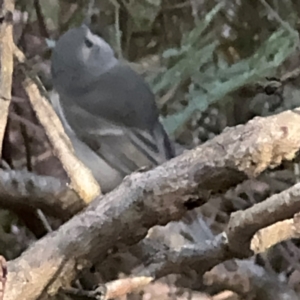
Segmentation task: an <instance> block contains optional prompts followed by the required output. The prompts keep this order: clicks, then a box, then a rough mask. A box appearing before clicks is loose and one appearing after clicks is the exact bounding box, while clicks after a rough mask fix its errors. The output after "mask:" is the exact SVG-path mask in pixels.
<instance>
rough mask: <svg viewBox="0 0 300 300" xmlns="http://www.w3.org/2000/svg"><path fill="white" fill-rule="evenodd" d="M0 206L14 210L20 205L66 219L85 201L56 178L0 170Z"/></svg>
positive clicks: (80, 207)
mask: <svg viewBox="0 0 300 300" xmlns="http://www.w3.org/2000/svg"><path fill="white" fill-rule="evenodd" d="M0 206H1V207H3V208H6V209H11V210H13V211H14V210H15V209H20V208H22V207H27V208H34V209H41V210H42V211H43V212H44V213H46V214H48V215H50V216H54V217H56V218H59V219H61V220H63V221H66V220H68V219H70V218H71V217H72V216H74V215H75V214H76V213H78V212H79V211H81V210H82V209H83V208H84V207H85V203H84V202H83V201H82V200H81V199H80V198H79V197H78V196H77V194H76V193H75V192H74V191H72V190H71V189H69V188H68V187H67V186H66V184H64V183H63V182H61V181H60V180H59V179H56V178H53V177H50V176H40V175H36V174H33V173H29V172H26V171H3V170H0Z"/></svg>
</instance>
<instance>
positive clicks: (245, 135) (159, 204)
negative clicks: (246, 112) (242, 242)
mask: <svg viewBox="0 0 300 300" xmlns="http://www.w3.org/2000/svg"><path fill="white" fill-rule="evenodd" d="M299 148H300V114H299V110H295V111H286V112H284V113H281V114H278V115H275V116H271V117H267V118H255V119H254V120H252V121H250V122H249V123H247V124H246V125H243V126H242V125H240V126H237V127H235V128H231V129H227V130H225V131H224V132H223V133H222V134H221V135H219V136H218V137H216V138H214V139H212V140H210V141H209V142H207V143H205V144H203V145H201V146H200V147H197V148H196V149H194V150H191V151H187V152H185V153H184V154H182V155H181V156H179V157H177V158H174V159H172V160H170V161H168V162H166V163H165V164H163V165H161V166H159V167H157V168H155V169H153V170H151V171H148V172H144V173H134V174H132V175H130V176H128V177H127V178H125V179H124V181H123V183H122V184H121V185H120V186H119V187H118V188H116V189H115V190H114V191H112V192H111V193H109V194H107V195H105V196H102V197H99V198H98V199H97V200H95V201H93V203H91V204H90V206H89V207H88V208H87V209H86V210H85V211H84V212H82V213H80V214H79V215H76V216H75V217H73V218H72V219H71V220H70V221H68V222H67V223H65V224H64V225H63V226H61V227H60V228H59V229H58V230H57V231H56V232H54V233H52V234H50V235H48V236H46V237H45V238H43V239H41V240H39V241H38V242H36V243H35V244H34V245H33V246H32V247H31V248H30V249H28V250H27V251H26V252H25V253H23V255H22V256H21V257H19V258H18V259H16V260H14V261H11V262H9V263H8V268H9V273H8V280H7V290H8V291H9V293H8V294H6V295H5V298H4V299H5V300H18V299H28V300H30V299H36V298H37V297H38V296H40V295H41V294H43V293H45V292H47V293H50V294H56V293H57V291H58V290H59V288H60V287H66V286H68V285H69V284H70V283H71V282H72V281H73V280H74V278H76V277H77V276H78V273H79V271H80V270H82V269H83V268H87V267H89V266H91V265H92V264H94V263H96V262H99V261H101V260H103V259H104V258H105V256H106V255H107V253H108V251H110V249H114V250H116V249H117V247H118V246H122V245H123V246H124V245H126V246H129V245H133V244H136V243H137V242H139V241H140V240H141V239H143V238H144V237H145V236H146V234H147V231H148V229H149V228H151V227H153V226H154V225H164V224H166V223H168V222H170V221H172V220H178V219H179V218H181V217H182V216H183V215H184V214H185V213H186V211H187V210H188V209H190V208H193V207H195V206H197V205H200V204H201V203H203V202H205V201H207V200H208V199H209V197H210V195H211V193H219V192H220V191H224V190H227V189H228V188H229V187H231V186H233V185H236V184H237V183H239V182H241V181H242V180H244V179H245V178H247V176H251V177H253V176H256V175H258V174H259V173H260V172H262V171H264V170H265V169H266V168H267V167H269V166H276V165H278V164H280V163H281V162H282V160H284V159H292V158H293V157H294V156H295V154H296V153H297V151H298V149H299ZM255 209H256V210H257V208H255ZM289 212H290V213H292V210H291V209H290V210H289ZM277 216H278V215H277ZM281 217H282V216H281ZM284 217H289V216H288V214H287V213H285V214H284ZM290 217H291V216H290ZM278 219H280V218H278ZM273 221H276V220H275V219H273ZM232 222H233V221H232ZM231 224H232V225H231V227H230V228H232V229H231V231H229V234H228V236H229V242H230V243H233V244H232V246H231V247H230V249H233V250H234V254H235V253H238V252H236V248H235V247H234V242H232V238H233V237H234V234H235V232H236V233H238V234H237V235H236V238H239V237H240V232H239V231H238V230H233V229H234V228H235V227H234V224H235V223H234V222H233V223H231ZM257 229H259V228H257ZM221 241H222V240H221ZM225 241H226V240H225ZM220 244H221V245H222V243H220ZM248 246H249V247H250V242H249V245H247V247H246V249H248ZM226 248H227V247H226ZM221 255H224V254H221ZM226 256H227V255H226ZM41 274H42V276H41Z"/></svg>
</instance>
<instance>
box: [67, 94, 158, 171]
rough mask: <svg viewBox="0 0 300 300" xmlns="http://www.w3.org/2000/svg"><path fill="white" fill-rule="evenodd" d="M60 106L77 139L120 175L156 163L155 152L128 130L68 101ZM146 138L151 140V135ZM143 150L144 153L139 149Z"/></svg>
mask: <svg viewBox="0 0 300 300" xmlns="http://www.w3.org/2000/svg"><path fill="white" fill-rule="evenodd" d="M61 103H62V107H63V111H64V116H65V119H66V120H67V122H68V124H69V125H70V127H71V128H72V130H73V132H74V133H75V134H76V136H77V137H78V139H80V140H81V141H82V142H84V143H85V144H87V145H88V146H89V147H90V148H91V149H92V150H93V151H94V152H96V153H97V154H98V155H99V156H100V157H102V158H103V159H104V160H105V161H107V163H108V164H109V165H111V166H112V167H113V168H115V169H116V170H118V171H119V172H120V173H121V174H122V176H125V175H128V174H130V173H132V172H133V171H135V170H137V169H139V168H141V167H144V166H149V165H155V164H157V157H156V156H157V153H156V152H155V151H153V149H150V147H149V146H147V145H146V144H145V142H146V141H142V140H141V139H140V138H137V137H136V136H137V135H136V134H135V133H133V132H131V130H129V129H128V128H126V127H122V126H119V125H116V124H113V123H111V122H109V121H107V120H106V119H103V118H102V117H96V116H94V115H92V114H90V113H89V112H87V111H85V110H83V109H82V108H80V107H79V106H78V105H76V103H74V102H72V101H71V99H69V100H67V99H66V98H65V97H63V101H62V102H61ZM67 103H68V104H67ZM65 105H66V106H65ZM66 108H67V109H66ZM132 136H134V138H132ZM145 136H146V138H148V139H151V137H150V135H148V136H147V134H145ZM143 147H144V148H145V150H142V148H143ZM144 153H147V154H148V155H146V154H144ZM152 153H153V154H152ZM155 153H156V156H155Z"/></svg>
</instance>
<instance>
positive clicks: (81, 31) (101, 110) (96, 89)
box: [51, 25, 174, 192]
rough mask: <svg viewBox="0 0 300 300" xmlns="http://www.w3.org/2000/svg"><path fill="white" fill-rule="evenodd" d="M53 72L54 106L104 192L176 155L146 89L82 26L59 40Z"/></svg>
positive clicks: (141, 79)
mask: <svg viewBox="0 0 300 300" xmlns="http://www.w3.org/2000/svg"><path fill="white" fill-rule="evenodd" d="M51 71H52V79H53V84H54V88H55V90H56V91H57V92H58V94H59V100H58V99H56V100H55V101H52V102H53V106H54V108H55V109H56V111H57V113H58V115H59V116H60V118H61V120H62V122H63V125H64V127H65V130H66V133H67V134H68V135H69V137H70V139H71V141H72V143H73V146H74V149H75V152H76V154H77V156H78V157H79V159H81V160H82V161H83V162H84V163H85V164H86V165H87V167H89V168H90V169H91V170H92V172H93V174H94V176H95V177H96V179H97V180H98V181H99V183H100V185H101V187H102V190H103V191H104V192H107V191H109V190H111V189H112V188H114V187H115V186H116V185H117V184H119V182H120V181H121V178H123V177H124V176H125V175H127V174H130V173H131V172H133V171H135V170H136V169H138V168H140V167H143V166H148V165H158V164H160V163H162V162H164V161H165V160H167V159H170V158H172V157H173V156H174V151H173V146H172V144H171V143H170V141H169V138H168V136H167V134H166V132H165V130H164V128H163V126H162V125H161V123H160V122H159V119H158V110H157V107H156V104H155V101H154V95H153V93H152V92H151V90H150V88H149V86H148V85H147V84H146V83H145V82H144V80H143V78H142V77H140V76H139V75H138V74H137V73H135V72H134V71H133V70H132V69H130V67H129V66H126V65H123V64H122V63H121V62H120V61H119V60H118V59H116V58H115V56H114V53H113V50H112V49H111V47H110V46H109V45H108V44H107V43H106V42H105V41H104V40H103V39H101V38H100V37H98V36H95V35H93V34H92V33H91V32H90V30H89V29H88V28H87V27H86V26H84V25H83V26H81V27H79V28H73V29H71V30H69V31H67V32H66V33H65V34H64V35H62V37H61V38H60V39H59V40H58V42H57V44H56V46H55V48H54V50H53V54H52V69H51ZM100 160H101V163H99V161H100Z"/></svg>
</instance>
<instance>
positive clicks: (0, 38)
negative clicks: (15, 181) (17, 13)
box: [0, 0, 15, 156]
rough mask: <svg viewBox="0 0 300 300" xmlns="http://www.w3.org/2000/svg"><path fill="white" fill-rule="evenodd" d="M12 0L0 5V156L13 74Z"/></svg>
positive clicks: (4, 0)
mask: <svg viewBox="0 0 300 300" xmlns="http://www.w3.org/2000/svg"><path fill="white" fill-rule="evenodd" d="M14 8H15V3H14V0H3V1H2V7H1V19H2V20H1V21H2V22H1V23H2V24H1V25H0V50H1V54H0V65H1V71H0V91H1V94H0V116H1V118H0V156H1V153H2V141H3V137H4V132H5V128H6V122H7V116H8V108H9V105H10V101H11V88H12V74H13V47H14V42H13V11H14Z"/></svg>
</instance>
